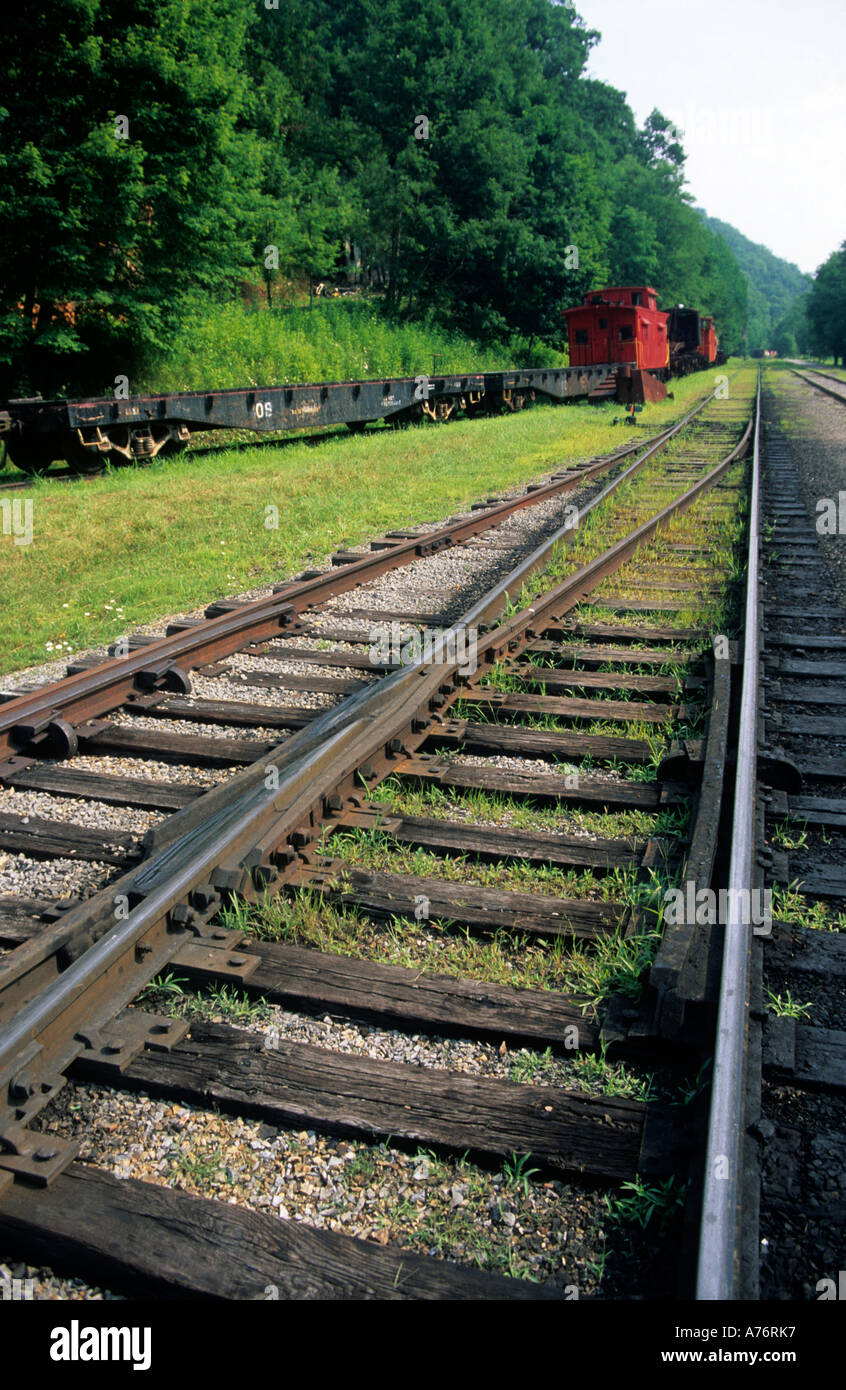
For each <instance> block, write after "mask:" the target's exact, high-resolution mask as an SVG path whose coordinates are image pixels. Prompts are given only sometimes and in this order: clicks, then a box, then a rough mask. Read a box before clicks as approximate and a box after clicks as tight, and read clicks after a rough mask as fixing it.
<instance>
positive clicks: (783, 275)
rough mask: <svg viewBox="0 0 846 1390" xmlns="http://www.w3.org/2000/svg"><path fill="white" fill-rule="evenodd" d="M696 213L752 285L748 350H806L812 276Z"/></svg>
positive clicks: (750, 289) (790, 352)
mask: <svg viewBox="0 0 846 1390" xmlns="http://www.w3.org/2000/svg"><path fill="white" fill-rule="evenodd" d="M697 211H698V212H699V213H700V216H701V217H702V219H703V221H704V222H705V224H706V226H708V227H710V229H711V231H713V232H716V233H717V235H718V236H721V237H723V238H724V239H725V241H726V242H727V244H728V246H729V249H730V250H731V252H732V253H733V255H734V258H735V260H736V261H737V263H738V265H739V266H740V268H741V270H742V271H743V273H744V275H745V276H746V279H747V281H748V282H749V317H748V322H747V332H748V340H747V347H748V350H749V351H750V352H753V351H755V349H756V348H777V349H778V350H779V351H780V352H782V353H784V354H786V355H791V354H793V353H795V352H796V351H797V349H799V350H801V351H806V350H807V347H808V326H807V323H806V321H805V301H806V297H807V294H808V291H809V290H810V288H811V284H812V279H811V276H810V275H804V274H803V273H802V271H801V270H800V269H799V267H798V266H795V265H792V264H791V263H790V261H783V260H781V258H780V257H779V256H774V255H773V253H772V251H768V250H767V248H766V246H761V245H760V244H759V243H758V242H755V241H750V240H749V238H748V237H745V236H744V235H743V233H742V232H739V231H738V230H737V228H736V227H732V226H731V225H730V224H729V223H728V222H721V221H720V220H719V218H717V217H709V216H708V215H707V213H705V212H704V211H703V210H702V209H701V208H699V209H697Z"/></svg>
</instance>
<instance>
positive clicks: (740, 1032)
mask: <svg viewBox="0 0 846 1390" xmlns="http://www.w3.org/2000/svg"><path fill="white" fill-rule="evenodd" d="M760 429H761V372H760V368H759V369H758V391H757V398H756V403H755V443H754V448H753V453H752V489H751V497H750V503H749V544H748V558H747V583H746V611H745V619H744V633H745V640H744V647H743V685H742V695H741V705H740V729H739V735H738V747H737V771H736V776H735V792H734V807H733V822H732V849H731V861H730V866H729V893H728V913H727V920H726V923H725V938H724V943H723V961H722V976H721V981H720V1001H719V1012H718V1017H717V1042H716V1053H715V1057H714V1080H713V1087H712V1092H711V1110H710V1117H709V1125H708V1147H707V1155H706V1164H705V1182H704V1192H703V1199H702V1218H701V1235H700V1243H699V1257H698V1269H697V1283H696V1297H697V1298H698V1299H702V1300H710V1299H733V1298H736V1297H737V1290H738V1287H739V1279H740V1268H739V1263H740V1257H739V1249H738V1240H737V1231H738V1222H739V1218H740V1210H739V1204H740V1192H741V1182H742V1176H743V1170H742V1146H743V1129H744V1124H743V1119H744V1081H745V1063H746V1028H747V1009H748V990H749V977H750V956H751V941H752V929H751V925H750V923H749V922H743V921H741V917H742V913H741V910H740V904H741V903H742V902H743V901H744V897H745V898H746V899H748V897H749V894H750V892H751V888H752V873H753V866H754V853H755V806H756V772H757V754H758V746H757V745H758V667H759V643H760V630H759V622H758V565H759V555H760V532H759V525H760V520H759V508H760Z"/></svg>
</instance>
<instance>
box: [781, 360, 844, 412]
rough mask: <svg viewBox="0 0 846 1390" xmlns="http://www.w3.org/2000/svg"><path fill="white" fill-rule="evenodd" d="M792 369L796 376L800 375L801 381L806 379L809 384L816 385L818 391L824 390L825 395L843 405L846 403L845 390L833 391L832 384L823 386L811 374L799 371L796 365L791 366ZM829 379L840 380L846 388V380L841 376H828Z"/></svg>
mask: <svg viewBox="0 0 846 1390" xmlns="http://www.w3.org/2000/svg"><path fill="white" fill-rule="evenodd" d="M790 370H791V371H792V373H793V375H794V376H798V377H799V380H800V381H806V382H807V383H808V385H809V386H815V387H816V389H817V390H818V391H822V392H823V394H824V395H826V396H831V398H832V400H835V401H839V402H840V404H841V405H846V395H844V393H843V391H832V389H831V387H830V386H823V384H822V382H821V381H812V380H811V378H810V377H809V376H806V375H805V373H804V372H797V370H796V368H795V367H791V368H790ZM828 380H829V381H840V384H841V386H843V387H844V388H846V381H843V380H841V378H840V377H835V376H830V377H828Z"/></svg>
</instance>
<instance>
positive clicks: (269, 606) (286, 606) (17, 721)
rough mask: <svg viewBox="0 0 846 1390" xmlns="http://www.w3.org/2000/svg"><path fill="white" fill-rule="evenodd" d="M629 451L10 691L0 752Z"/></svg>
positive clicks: (659, 441)
mask: <svg viewBox="0 0 846 1390" xmlns="http://www.w3.org/2000/svg"><path fill="white" fill-rule="evenodd" d="M715 396H716V391H713V392H711V394H710V395H708V396H706V397H705V399H704V400H703V401H701V402H700V403H699V404H698V405H697V406H695V407H694V409H693V410H691V411H688V413H687V414H686V415H684V416H683V417H682V419H681V420H679V421H677V422H676V424H675V425H672V426H670V427H669V428H668V429H666V430H664V431H663V432H662V433H661V434H659V435H657V436H656V437H655V438H654V440H652V441H649V442H648V443H647V447H646V450H645V452H644V453H643V454H642V455H641V456H640V457H639V458H638V459H636V460H635V462H634V463H633V464H630V465H629V466H628V468H627V469H625V470H624V471H623V473H621V474H620V475H619V477H618V478H616V479H615V480H614V483H612V484H610V485H609V487H610V488H613V487H614V486H615V485H617V486H618V485H619V484H620V483H622V482H624V481H625V480H626V479H627V478H629V477H632V476H634V474H635V473H636V472H638V471H639V470H640V469H641V468H643V467H644V466H645V464H646V463H647V462H648V461H649V460H650V459H651V458H652V457H653V456H654V455H655V454H656V453H657V452H658V451H659V450H660V449H662V448H663V447H664V446H665V445H666V444H667V443H668V442H669V441H670V440H671V439H672V438H673V437H674V436H675V435H676V434H678V433H679V431H680V430H682V429H684V428H685V426H686V425H688V424H689V423H690V421H691V420H692V419H694V418H695V416H697V415H698V414H699V413H700V412H701V411H702V410H704V408H705V406H706V405H708V404H709V403H710V402H711V401H712V400H713V399H714V397H715ZM634 447H635V448H637V447H639V446H634ZM632 451H633V449H632V448H627V449H625V450H623V451H622V452H621V453H618V454H615V455H612V456H610V457H609V458H604V459H599V460H597V462H596V463H594V464H591V465H589V466H588V467H587V468H585V469H583V470H581V472H579V473H578V474H577V475H576V476H575V477H573V478H565V479H562V480H561V481H558V482H551V483H547V484H545V485H544V486H542V487H539V488H535V489H533V490H532V491H530V492H527V493H526V494H524V495H523V496H521V497H518V498H516V499H512V500H511V501H508V502H502V503H499V504H497V505H496V506H494V507H492V508H490V509H489V510H486V511H480V512H479V513H478V514H477V515H476V516H473V517H470V518H468V519H467V520H465V521H463V522H456V523H454V524H449V523H448V524H447V525H445V526H442V527H439V528H438V530H437V531H432V532H428V533H424V534H423V535H422V536H416V537H414V538H412V539H410V540H407V541H401V542H399V543H398V544H397V545H396V546H392V547H391V548H390V549H389V550H382V551H379V552H377V553H376V554H375V555H366V556H363V557H362V559H361V560H356V561H353V562H352V563H350V564H348V565H344V566H343V567H341V568H339V569H338V570H336V571H327V572H326V573H324V574H321V575H318V576H316V577H314V578H311V579H305V580H295V581H292V582H290V583H286V584H284V585H281V586H279V588H278V589H277V590H276V591H275V592H274V593H273V594H271V595H269V596H268V597H267V598H263V599H254V600H252V601H247V602H245V603H244V604H243V605H239V606H238V607H237V608H235V609H233V610H231V611H227V612H226V613H223V614H221V615H220V616H217V617H212V618H208V619H206V620H205V621H204V622H202V623H200V624H199V625H198V626H196V627H191V628H188V629H186V630H184V631H181V632H178V633H176V634H175V635H173V636H170V637H165V638H162V639H161V640H159V641H155V642H151V643H149V644H146V645H144V646H143V647H141V648H139V649H138V650H136V651H131V652H129V653H128V654H127V655H126V656H122V657H113V658H112V659H111V660H108V661H104V662H102V663H101V664H99V665H97V666H95V667H92V668H91V669H90V670H87V671H83V672H80V673H77V674H75V675H72V676H66V677H64V678H63V679H62V680H59V681H56V682H54V683H53V684H51V685H49V686H46V687H44V688H42V689H40V690H35V691H33V692H31V693H29V694H25V695H20V696H17V697H15V698H14V699H12V700H9V701H7V702H6V703H4V704H3V705H1V706H0V758H3V757H7V758H8V757H12V756H15V755H17V754H20V753H26V752H28V751H29V750H30V749H34V748H38V747H39V745H41V746H43V747H45V748H48V749H49V750H50V751H51V752H53V753H58V754H59V755H60V756H68V755H70V754H73V753H74V752H76V751H77V746H78V745H77V740H76V735H75V733H74V730H73V728H72V727H71V723H75V724H79V723H82V722H84V721H85V720H88V719H95V718H97V717H98V716H100V715H103V714H105V713H107V712H108V711H109V710H111V709H114V708H116V707H117V706H118V705H120V704H123V703H124V702H125V701H126V700H127V698H128V697H130V696H132V695H133V694H134V695H137V694H138V693H139V690H148V691H149V690H152V689H157V688H158V689H162V690H166V689H167V688H168V684H169V683H170V687H171V688H176V689H180V690H182V692H183V693H187V677H186V674H185V668H186V667H188V668H190V667H192V666H201V665H206V664H209V663H211V662H213V661H218V660H221V659H222V658H223V657H225V656H229V655H231V654H232V653H233V652H236V651H238V650H240V649H241V648H242V647H243V646H244V645H245V643H246V642H248V641H258V640H265V639H269V638H271V637H273V636H278V634H279V633H280V631H283V630H284V629H285V628H286V627H290V626H291V624H292V623H293V621H294V619H295V617H296V616H297V615H298V614H299V613H302V612H303V611H305V610H306V609H308V608H310V607H312V606H313V605H315V604H316V603H319V602H322V601H325V599H326V598H328V597H330V596H333V595H335V594H339V593H345V592H347V591H348V590H350V589H353V588H356V587H358V586H359V585H361V584H363V583H365V582H366V581H367V580H369V579H373V578H376V577H378V576H380V575H382V574H385V573H387V572H388V571H390V570H392V569H398V568H401V567H402V566H404V565H405V564H408V563H410V562H411V561H412V560H414V559H415V558H417V557H419V556H425V555H428V554H435V553H436V552H437V551H439V550H441V549H446V548H447V547H450V546H452V545H455V544H456V543H457V542H460V541H463V540H467V539H469V538H470V537H471V536H474V535H477V534H478V533H479V532H480V531H483V530H487V529H489V528H490V527H492V526H494V525H496V524H497V522H498V520H500V519H501V518H503V517H505V516H508V515H511V513H512V512H514V511H517V510H519V509H521V508H523V507H529V506H533V505H534V504H535V503H536V502H539V501H542V500H543V499H544V498H547V497H551V496H556V495H557V496H563V495H566V494H567V492H572V491H574V490H575V489H576V488H579V487H581V486H583V485H584V483H585V482H588V481H590V480H591V479H592V478H594V477H596V476H597V475H599V474H601V473H603V472H607V471H609V470H610V469H611V468H613V467H614V465H615V464H616V463H617V462H618V461H619V459H620V458H622V457H625V456H626V453H627V452H632ZM608 490H609V489H606V493H607V491H608Z"/></svg>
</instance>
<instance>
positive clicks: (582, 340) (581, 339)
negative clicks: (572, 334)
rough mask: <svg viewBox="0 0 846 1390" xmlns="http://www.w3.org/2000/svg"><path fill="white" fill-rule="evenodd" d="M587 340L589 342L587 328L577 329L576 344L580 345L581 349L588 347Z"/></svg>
mask: <svg viewBox="0 0 846 1390" xmlns="http://www.w3.org/2000/svg"><path fill="white" fill-rule="evenodd" d="M587 340H588V335H587V329H586V328H577V329H576V342H577V343H578V345H579V347H587Z"/></svg>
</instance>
